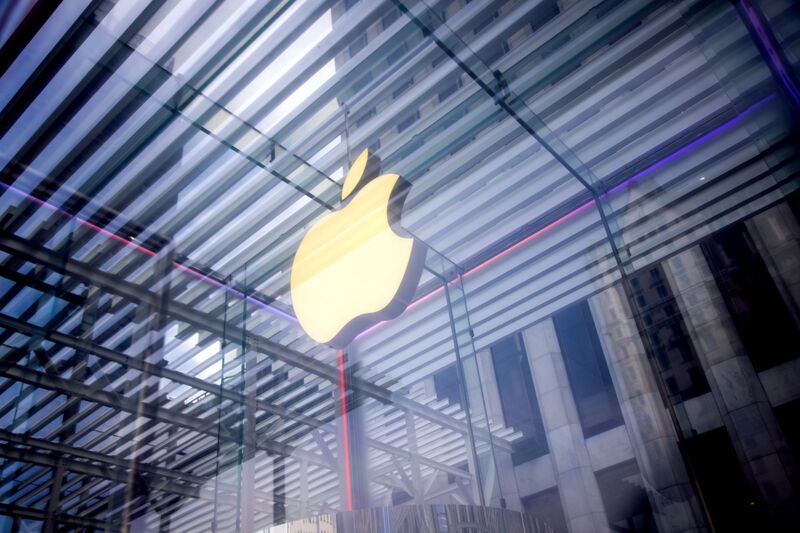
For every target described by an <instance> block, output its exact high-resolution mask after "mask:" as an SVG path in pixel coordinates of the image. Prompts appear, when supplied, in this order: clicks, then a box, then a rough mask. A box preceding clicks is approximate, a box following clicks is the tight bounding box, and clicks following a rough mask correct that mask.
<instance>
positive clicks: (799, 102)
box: [739, 0, 800, 107]
mask: <svg viewBox="0 0 800 533" xmlns="http://www.w3.org/2000/svg"><path fill="white" fill-rule="evenodd" d="M739 6H740V7H741V8H742V10H744V12H745V13H746V14H747V18H748V19H749V20H750V23H751V24H752V25H753V29H755V34H756V37H757V38H758V41H759V42H760V43H761V46H762V47H763V48H764V50H765V51H766V52H767V58H768V59H769V62H770V63H771V64H772V66H773V68H774V69H775V71H776V73H777V77H778V81H780V83H781V85H783V87H784V89H786V92H787V93H788V95H789V97H790V98H791V99H792V100H793V101H794V104H795V106H797V107H800V89H798V88H797V86H796V85H795V84H794V81H792V76H791V74H789V71H788V69H787V68H786V65H784V64H783V61H782V60H781V57H780V54H779V53H778V51H777V50H776V49H775V47H774V46H773V44H772V39H771V38H770V37H769V34H768V33H767V29H766V28H765V27H764V25H763V24H762V23H761V17H759V16H758V13H756V10H755V9H754V8H753V6H751V5H748V4H747V2H745V1H744V0H739Z"/></svg>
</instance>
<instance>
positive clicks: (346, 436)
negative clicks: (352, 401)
mask: <svg viewBox="0 0 800 533" xmlns="http://www.w3.org/2000/svg"><path fill="white" fill-rule="evenodd" d="M346 392H347V389H346V388H345V385H344V350H339V394H340V395H341V398H342V400H341V401H342V433H343V443H342V445H343V447H344V481H345V490H346V491H347V510H348V511H352V510H353V484H352V480H351V479H350V430H349V429H348V427H347V401H346V400H345V393H346Z"/></svg>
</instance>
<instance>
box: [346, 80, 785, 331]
mask: <svg viewBox="0 0 800 533" xmlns="http://www.w3.org/2000/svg"><path fill="white" fill-rule="evenodd" d="M774 98H775V94H770V95H769V96H767V97H765V98H763V99H761V100H759V101H758V102H756V103H755V104H753V105H751V106H750V107H748V108H747V109H745V110H744V111H742V112H741V113H739V114H738V115H736V116H735V117H733V118H732V119H731V120H729V121H728V122H725V123H724V124H721V125H720V126H718V127H716V128H714V129H713V130H711V131H709V132H708V133H706V134H704V135H701V136H700V137H698V138H697V139H695V140H694V141H692V142H690V143H689V144H687V145H685V146H683V147H682V148H680V149H678V150H676V151H675V152H673V153H671V154H669V155H668V156H666V157H664V158H663V159H661V160H659V161H657V162H655V163H653V164H652V165H650V166H649V167H647V168H645V169H644V170H641V171H639V172H637V173H636V174H634V175H633V176H631V177H630V178H628V179H626V180H625V181H623V182H621V183H619V184H618V185H615V186H614V187H612V188H610V189H609V190H607V191H606V192H604V193H603V194H601V195H600V198H605V197H606V196H608V195H610V194H612V193H615V192H617V191H619V190H620V189H622V188H623V187H625V186H627V185H630V184H631V183H633V182H634V181H637V180H639V179H641V178H642V177H644V176H646V175H648V174H651V173H652V172H654V171H656V170H658V169H659V168H661V167H663V166H665V165H667V164H668V163H670V162H672V161H674V160H675V159H677V158H679V157H680V156H682V155H683V154H685V153H686V152H688V151H690V150H692V149H693V148H696V147H697V146H699V145H701V144H703V143H704V142H706V141H707V140H709V139H710V138H712V137H715V136H717V135H719V134H721V133H723V132H725V131H727V130H729V129H731V128H732V127H733V126H735V125H736V124H738V123H739V122H741V121H742V120H744V118H746V117H747V116H748V115H750V114H751V113H753V112H754V111H756V110H757V109H759V108H761V107H763V106H764V105H766V104H767V103H768V102H770V101H771V100H773V99H774ZM595 202H596V200H589V201H588V202H586V203H585V204H582V205H579V206H578V207H576V208H575V209H573V210H572V211H570V212H569V213H567V214H565V215H562V216H561V217H560V218H557V219H556V220H554V221H553V222H550V223H549V224H547V225H546V226H544V227H542V228H539V229H538V230H536V231H534V232H533V233H531V234H530V235H528V236H526V237H524V238H523V239H522V240H520V241H518V242H516V243H515V244H512V245H511V246H509V247H508V248H504V249H503V250H501V251H499V252H498V253H496V254H495V255H493V256H491V257H489V258H488V259H486V260H484V261H483V262H481V263H479V264H477V265H475V266H474V267H472V268H470V269H469V270H467V271H466V272H465V273H464V274H462V276H463V277H465V278H466V277H467V276H470V275H472V274H474V273H475V272H478V271H479V270H482V269H483V268H485V267H486V266H487V265H489V264H491V263H494V262H495V261H497V260H498V259H500V258H501V257H503V256H505V255H508V254H509V253H511V252H513V251H514V250H517V249H518V248H522V247H523V246H525V245H526V244H528V243H529V242H531V241H533V240H535V239H536V238H537V237H539V236H540V235H542V234H543V233H546V232H547V231H549V230H551V229H552V228H554V227H556V226H558V225H560V224H561V223H562V222H565V221H566V220H568V219H570V218H572V217H573V216H575V215H576V214H578V213H580V212H582V211H585V210H586V209H587V208H589V207H590V206H592V205H594V204H595ZM454 281H456V278H453V279H451V280H450V281H448V282H447V285H450V284H452V283H453V282H454ZM444 287H445V286H444V285H442V286H440V287H437V288H435V289H434V290H432V291H431V292H429V293H427V294H424V295H422V296H420V297H419V298H417V299H416V300H414V301H413V302H411V304H410V305H409V306H408V307H406V310H405V311H404V312H403V313H404V314H405V313H406V312H407V311H409V310H411V309H413V308H414V307H416V306H417V305H418V304H420V303H422V302H424V301H426V300H429V299H430V298H431V297H433V296H434V295H436V294H438V293H440V292H441V291H443V290H444ZM385 323H386V321H384V322H379V323H377V324H375V325H374V326H372V327H371V328H369V329H366V330H364V331H362V332H361V333H360V334H359V335H358V336H357V337H356V340H357V339H360V338H361V337H363V336H365V335H366V334H367V333H370V332H372V331H375V330H376V329H378V328H379V327H380V326H382V325H383V324H385Z"/></svg>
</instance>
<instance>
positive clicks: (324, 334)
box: [290, 150, 425, 348]
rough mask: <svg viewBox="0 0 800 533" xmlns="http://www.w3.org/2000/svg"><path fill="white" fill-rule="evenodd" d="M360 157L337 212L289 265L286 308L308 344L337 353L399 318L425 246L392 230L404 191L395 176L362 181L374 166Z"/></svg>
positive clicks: (319, 224)
mask: <svg viewBox="0 0 800 533" xmlns="http://www.w3.org/2000/svg"><path fill="white" fill-rule="evenodd" d="M375 161H376V160H375V158H371V157H370V155H369V153H368V151H367V150H364V151H363V152H362V153H361V155H359V156H358V158H357V159H356V161H355V162H354V163H353V166H352V167H351V168H350V171H349V172H348V175H347V177H346V178H345V181H344V184H343V186H342V201H343V202H345V200H347V199H348V198H349V197H350V196H351V195H353V196H352V198H350V200H349V201H348V202H346V203H344V206H343V207H342V208H340V209H338V210H336V211H334V212H332V213H329V214H327V215H325V216H324V217H322V218H321V219H320V220H318V221H317V222H316V223H314V224H313V225H312V226H311V229H309V230H308V233H306V235H305V237H304V238H303V240H302V241H301V242H300V246H299V247H298V249H297V253H296V254H295V256H294V261H293V262H292V272H291V279H290V288H291V293H292V306H293V307H294V311H295V314H296V315H297V318H298V320H299V321H300V325H301V326H302V327H303V329H304V330H305V331H306V333H308V335H309V336H310V337H311V338H312V339H314V340H315V341H317V342H319V343H322V344H327V345H329V346H333V347H335V348H343V347H345V346H347V345H348V344H349V343H350V342H351V341H352V340H353V339H354V338H355V337H356V335H358V334H359V333H360V332H362V331H364V330H365V329H367V328H369V327H371V326H373V325H374V324H377V323H378V322H381V321H383V320H390V319H392V318H395V317H396V316H398V315H399V314H400V313H402V312H403V311H404V310H405V308H406V307H407V306H408V304H409V303H410V301H411V298H412V297H413V296H414V291H415V290H416V288H417V284H418V283H419V278H420V275H421V273H422V267H423V263H424V260H425V249H424V246H423V245H422V244H421V243H419V242H418V241H417V240H415V239H414V238H413V237H410V236H404V235H403V234H402V233H401V232H402V230H401V229H400V227H399V222H400V215H401V213H402V207H403V203H404V202H405V198H406V195H407V194H408V190H409V184H408V182H406V181H405V180H403V179H402V178H401V177H400V176H399V175H397V174H383V175H381V176H378V177H376V178H374V179H372V180H370V181H366V180H364V179H362V178H363V177H364V175H365V174H368V173H369V172H370V171H371V170H373V168H372V167H374V166H375Z"/></svg>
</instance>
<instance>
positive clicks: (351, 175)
mask: <svg viewBox="0 0 800 533" xmlns="http://www.w3.org/2000/svg"><path fill="white" fill-rule="evenodd" d="M367 159H369V151H368V150H367V149H366V148H364V151H363V152H361V153H360V154H359V155H358V157H357V158H356V160H355V161H353V164H352V165H351V166H350V170H349V171H348V172H347V176H346V177H345V178H344V184H343V185H342V200H344V199H345V198H347V197H348V196H350V193H352V192H353V190H355V188H356V186H358V182H360V181H361V177H362V176H363V175H364V169H365V168H367Z"/></svg>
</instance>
